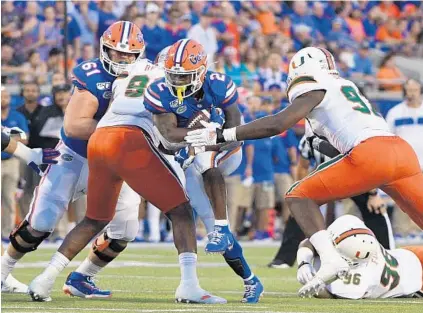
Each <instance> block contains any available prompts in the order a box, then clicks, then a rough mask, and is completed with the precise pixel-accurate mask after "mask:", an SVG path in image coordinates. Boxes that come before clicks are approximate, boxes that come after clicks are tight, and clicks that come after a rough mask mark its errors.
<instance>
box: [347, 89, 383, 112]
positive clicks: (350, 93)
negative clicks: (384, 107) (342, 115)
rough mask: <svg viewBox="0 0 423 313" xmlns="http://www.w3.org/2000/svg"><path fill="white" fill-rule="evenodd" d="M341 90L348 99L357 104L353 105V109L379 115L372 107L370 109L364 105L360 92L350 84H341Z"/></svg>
mask: <svg viewBox="0 0 423 313" xmlns="http://www.w3.org/2000/svg"><path fill="white" fill-rule="evenodd" d="M341 92H342V93H343V94H344V96H345V98H347V100H348V101H350V102H352V103H357V104H358V105H357V106H355V107H353V109H354V110H356V111H359V112H361V113H364V114H372V113H373V114H375V115H379V114H378V113H377V112H376V111H375V110H374V109H373V108H372V109H371V110H370V109H369V107H368V106H367V105H366V102H364V101H363V99H362V97H361V96H360V94H359V93H358V92H357V91H356V90H355V89H354V88H353V87H352V86H342V87H341ZM369 105H370V104H369Z"/></svg>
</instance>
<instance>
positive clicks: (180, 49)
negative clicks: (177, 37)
mask: <svg viewBox="0 0 423 313" xmlns="http://www.w3.org/2000/svg"><path fill="white" fill-rule="evenodd" d="M188 42H189V39H182V42H181V44H180V45H179V46H178V49H176V53H175V63H176V64H177V65H179V66H181V65H182V57H183V55H184V50H185V47H186V46H187V44H188Z"/></svg>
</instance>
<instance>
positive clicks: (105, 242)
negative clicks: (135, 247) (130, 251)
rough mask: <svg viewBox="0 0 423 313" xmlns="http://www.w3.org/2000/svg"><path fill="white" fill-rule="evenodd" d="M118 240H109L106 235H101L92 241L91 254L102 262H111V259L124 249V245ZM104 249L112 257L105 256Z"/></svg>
mask: <svg viewBox="0 0 423 313" xmlns="http://www.w3.org/2000/svg"><path fill="white" fill-rule="evenodd" d="M119 241H120V240H118V239H111V238H109V237H108V236H107V233H103V235H100V236H99V237H97V238H96V240H94V243H93V252H94V254H95V255H96V256H97V257H98V258H99V259H100V260H102V261H104V262H111V261H113V259H114V258H115V257H116V256H117V255H118V254H119V253H121V252H122V251H123V250H125V248H126V244H125V245H124V246H123V245H122V244H121V243H120V242H119ZM106 249H110V250H111V251H112V253H113V254H116V255H114V256H111V255H108V254H106Z"/></svg>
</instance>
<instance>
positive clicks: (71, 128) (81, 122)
mask: <svg viewBox="0 0 423 313" xmlns="http://www.w3.org/2000/svg"><path fill="white" fill-rule="evenodd" d="M97 123H98V122H97V121H96V120H94V119H93V118H79V119H77V120H74V121H72V122H70V123H67V124H64V130H65V134H66V136H69V137H71V138H78V139H82V140H88V139H90V137H91V135H92V134H93V133H94V132H95V129H96V127H97Z"/></svg>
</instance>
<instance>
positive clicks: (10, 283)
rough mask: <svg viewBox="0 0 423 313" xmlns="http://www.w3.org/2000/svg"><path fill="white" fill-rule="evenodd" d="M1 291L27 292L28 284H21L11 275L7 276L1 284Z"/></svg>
mask: <svg viewBox="0 0 423 313" xmlns="http://www.w3.org/2000/svg"><path fill="white" fill-rule="evenodd" d="M1 292H2V293H28V286H27V285H25V284H22V283H21V282H20V281H19V280H17V279H16V278H15V277H13V276H12V275H9V276H7V278H6V281H5V282H4V283H3V284H2V286H1Z"/></svg>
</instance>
